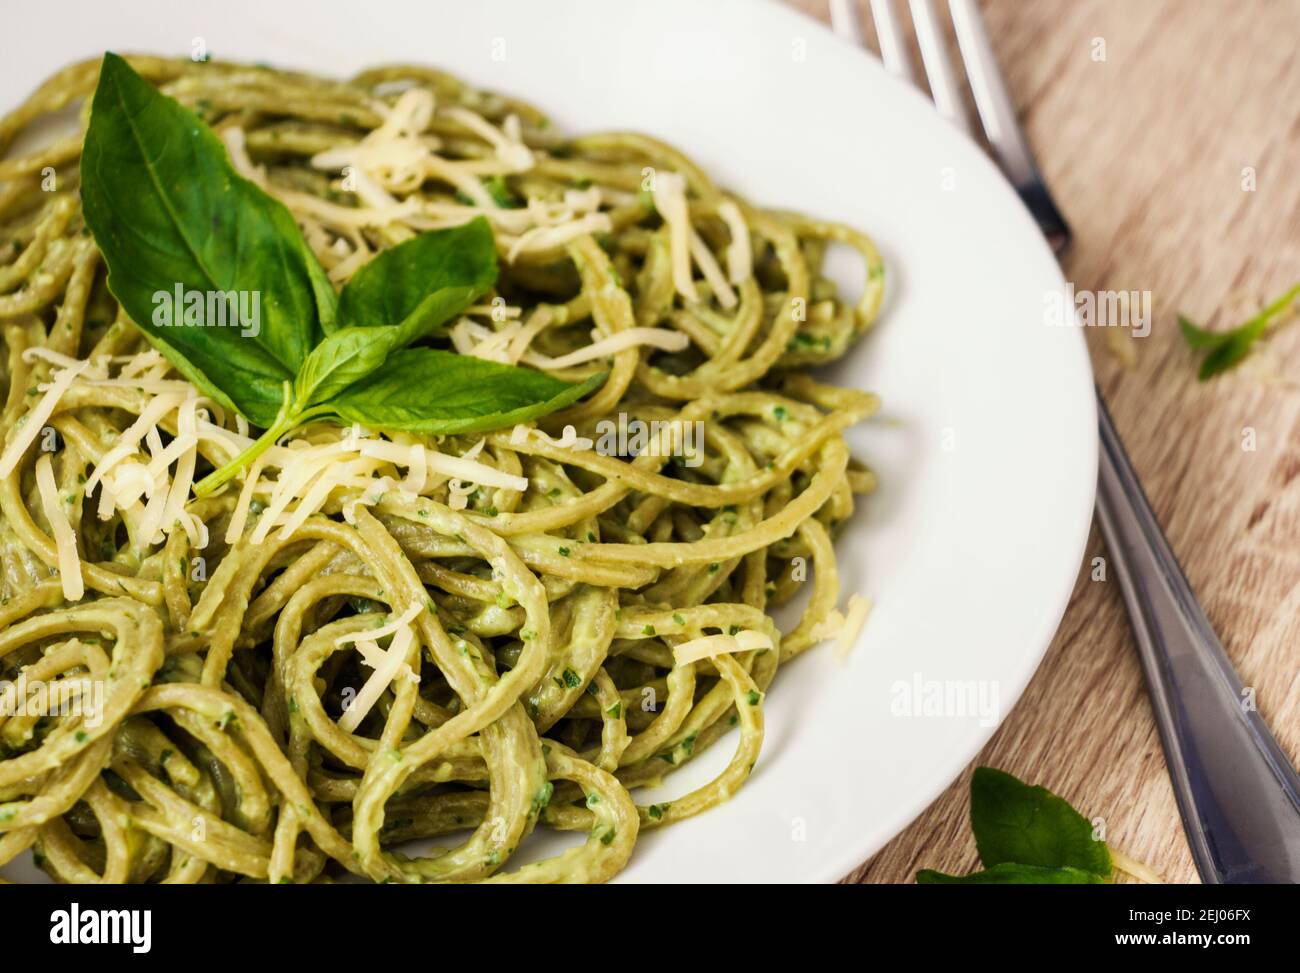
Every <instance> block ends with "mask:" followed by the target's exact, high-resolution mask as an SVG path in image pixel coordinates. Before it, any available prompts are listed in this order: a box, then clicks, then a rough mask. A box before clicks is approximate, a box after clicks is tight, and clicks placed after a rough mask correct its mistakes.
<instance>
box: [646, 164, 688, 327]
mask: <svg viewBox="0 0 1300 973" xmlns="http://www.w3.org/2000/svg"><path fill="white" fill-rule="evenodd" d="M652 195H653V197H654V204H655V209H657V210H658V211H659V215H660V216H662V217H663V218H664V222H665V223H667V224H668V252H669V257H670V258H671V260H672V269H673V286H674V287H676V288H677V293H678V294H680V295H681V296H682V297H683V298H684V299H686V300H687V301H690V302H692V303H694V302H695V301H697V300H698V299H699V298H698V296H697V295H696V293H695V280H694V279H693V278H692V276H691V214H690V210H689V208H688V207H687V205H686V180H685V179H684V178H682V177H681V176H680V175H678V174H677V173H675V172H659V173H656V174H655V181H654V191H653V193H652Z"/></svg>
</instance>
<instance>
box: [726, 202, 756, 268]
mask: <svg viewBox="0 0 1300 973" xmlns="http://www.w3.org/2000/svg"><path fill="white" fill-rule="evenodd" d="M718 215H719V216H721V217H722V222H724V223H726V224H727V231H728V232H729V233H730V234H731V243H730V245H728V247H727V278H728V279H729V280H730V281H731V283H733V284H742V283H744V282H745V281H746V280H748V279H749V278H750V277H751V276H753V273H754V251H753V247H752V245H751V244H750V241H749V224H747V223H746V222H745V217H744V215H743V214H741V212H740V207H739V206H737V205H736V204H735V202H734V201H732V200H730V199H724V200H723V201H722V202H721V203H719V204H718Z"/></svg>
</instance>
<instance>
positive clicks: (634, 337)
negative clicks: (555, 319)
mask: <svg viewBox="0 0 1300 973" xmlns="http://www.w3.org/2000/svg"><path fill="white" fill-rule="evenodd" d="M690 343H691V339H690V338H688V337H687V336H686V335H685V334H683V333H682V332H680V331H673V330H671V329H669V328H625V329H624V330H622V331H619V332H618V333H617V334H612V335H609V336H608V337H606V338H601V339H600V340H598V341H594V342H592V343H591V344H589V345H587V346H586V347H585V348H579V349H578V350H577V351H571V352H569V354H567V355H561V356H560V357H559V358H547V357H546V356H545V355H541V354H538V353H537V352H528V353H527V354H525V355H523V361H524V363H525V364H528V365H532V366H533V367H535V368H546V369H555V368H571V367H572V366H574V365H581V364H582V363H583V362H589V361H592V360H593V359H596V358H606V357H609V356H610V355H616V354H618V353H619V352H620V351H626V350H627V349H628V348H637V347H641V346H648V347H650V348H658V349H660V350H661V351H681V350H682V349H684V348H685V347H686V346H687V345H689V344H690Z"/></svg>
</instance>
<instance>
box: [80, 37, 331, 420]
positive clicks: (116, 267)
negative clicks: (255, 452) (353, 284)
mask: <svg viewBox="0 0 1300 973" xmlns="http://www.w3.org/2000/svg"><path fill="white" fill-rule="evenodd" d="M81 193H82V202H83V208H84V211H85V218H86V223H87V225H88V226H89V227H90V229H91V231H92V232H93V233H94V235H95V242H96V243H97V244H98V245H99V249H100V250H101V251H102V252H103V255H104V260H105V263H106V264H107V265H108V273H109V277H108V284H109V289H110V290H111V291H112V293H113V295H114V296H115V297H116V298H117V299H118V300H119V301H120V302H121V304H122V306H123V307H124V308H125V309H126V312H127V313H128V314H129V315H130V317H131V319H132V320H133V321H135V323H136V324H137V325H138V326H139V327H140V328H141V330H142V331H143V332H144V333H145V335H146V336H147V337H148V338H149V340H150V342H151V343H153V344H154V345H155V346H156V347H157V348H158V349H159V351H161V352H162V353H163V354H164V355H165V356H166V357H167V358H168V360H170V361H171V362H172V363H173V364H174V365H175V366H176V367H177V369H178V370H179V371H180V372H181V373H182V374H184V375H185V376H186V377H187V378H189V379H190V380H191V381H193V382H194V383H195V384H196V385H198V386H199V387H200V388H202V389H203V390H204V391H206V392H207V393H208V394H210V395H212V396H213V397H214V398H216V399H217V400H218V401H221V402H223V403H224V404H226V405H233V406H234V407H235V408H236V409H238V410H239V411H240V412H241V413H243V414H244V415H245V416H246V417H247V418H248V419H249V420H251V421H252V422H254V423H257V424H258V425H261V426H269V425H271V424H272V423H273V422H274V421H275V419H276V416H277V414H278V413H279V411H280V407H281V403H282V397H283V396H282V388H283V384H284V383H285V382H287V381H292V380H293V378H294V376H295V375H296V374H297V372H298V369H299V367H300V366H301V365H302V363H303V361H304V360H305V359H306V357H307V354H308V352H309V351H310V350H311V347H312V345H313V344H314V342H315V339H316V337H317V335H318V333H319V332H320V331H321V330H322V329H329V330H332V329H333V328H334V314H335V301H336V298H335V296H334V292H333V289H332V288H331V286H330V284H329V281H328V280H327V279H326V277H325V274H324V271H323V270H322V269H321V268H320V265H319V264H318V263H317V262H316V258H315V257H314V256H313V255H312V253H311V252H310V250H309V249H308V248H307V245H306V243H305V241H304V240H303V238H302V234H301V233H299V231H298V227H297V225H296V224H295V222H294V219H293V217H292V216H291V215H290V214H289V211H288V210H287V209H286V208H285V207H284V206H283V205H281V204H280V203H279V202H278V201H276V200H274V199H272V198H271V197H270V196H268V195H267V194H266V193H264V192H263V191H262V190H261V189H259V188H258V187H257V186H255V185H254V184H253V183H251V182H249V181H248V180H246V179H244V178H242V177H241V176H239V175H238V174H237V173H236V172H235V171H234V169H233V168H232V167H231V165H230V161H229V159H228V157H227V154H226V150H225V147H224V146H223V145H222V143H221V141H220V140H219V139H218V138H217V137H216V136H215V135H214V134H213V133H212V131H211V130H210V129H208V127H207V126H206V125H204V124H203V123H202V122H201V121H200V120H199V119H198V117H197V116H195V115H194V114H193V113H192V112H190V111H187V110H186V109H185V108H183V107H182V106H181V105H179V104H178V103H177V102H175V101H174V100H172V99H171V98H168V97H166V96H164V95H162V94H161V93H159V92H158V91H157V90H155V89H154V87H153V86H152V85H150V84H149V83H148V82H147V81H145V80H144V79H143V78H141V77H140V76H139V75H138V74H136V73H135V72H134V71H133V70H132V69H131V68H130V66H129V65H128V64H127V63H126V61H124V60H123V59H122V58H120V57H118V56H117V55H114V54H106V55H105V56H104V61H103V64H102V66H101V68H100V79H99V85H98V87H97V88H96V89H95V96H94V101H93V103H92V105H91V114H90V126H89V129H88V130H87V132H86V141H85V148H84V150H83V153H82V157H81ZM177 287H180V288H182V289H183V291H184V292H202V293H204V294H206V293H208V292H222V293H225V292H230V291H236V292H243V293H244V294H246V295H251V294H253V293H256V294H257V295H258V311H259V318H258V321H257V326H256V329H255V333H253V331H254V329H252V328H244V329H241V328H240V327H229V326H227V327H213V326H200V327H184V326H177V325H174V324H173V325H172V326H170V327H169V326H160V325H159V324H155V323H154V312H155V309H156V307H157V306H158V305H157V304H156V301H155V295H156V294H159V293H167V294H173V293H175V291H176V288H177ZM249 304H250V306H251V298H250V299H249Z"/></svg>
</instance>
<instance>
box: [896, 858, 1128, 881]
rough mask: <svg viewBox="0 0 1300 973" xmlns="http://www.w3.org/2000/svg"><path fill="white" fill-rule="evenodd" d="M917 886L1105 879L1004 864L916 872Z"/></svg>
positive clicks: (1078, 872)
mask: <svg viewBox="0 0 1300 973" xmlns="http://www.w3.org/2000/svg"><path fill="white" fill-rule="evenodd" d="M916 884H917V885H1104V884H1106V882H1105V879H1103V878H1101V877H1100V876H1098V875H1094V874H1093V873H1092V872H1087V871H1084V870H1082V869H1079V868H1043V867H1041V866H1039V865H1017V864H1014V863H1012V862H1004V863H1003V864H1001V865H994V866H993V867H992V868H987V869H985V870H984V871H982V872H975V873H974V874H972V875H945V874H944V873H943V872H936V871H933V870H932V869H928V868H926V869H923V870H921V871H919V872H917V873H916Z"/></svg>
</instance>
